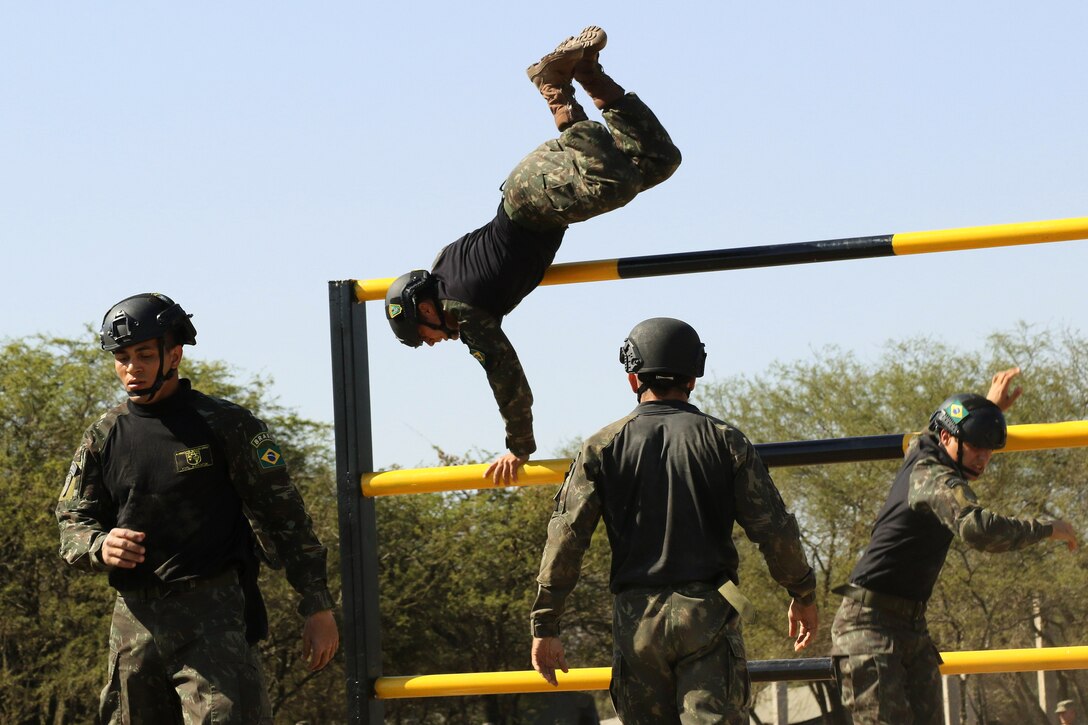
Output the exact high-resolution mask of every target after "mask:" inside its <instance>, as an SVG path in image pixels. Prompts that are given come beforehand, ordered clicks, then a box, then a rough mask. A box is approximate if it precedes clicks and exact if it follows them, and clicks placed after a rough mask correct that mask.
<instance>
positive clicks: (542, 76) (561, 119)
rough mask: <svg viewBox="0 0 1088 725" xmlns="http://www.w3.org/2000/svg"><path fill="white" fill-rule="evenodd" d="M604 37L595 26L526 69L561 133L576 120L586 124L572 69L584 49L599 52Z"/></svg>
mask: <svg viewBox="0 0 1088 725" xmlns="http://www.w3.org/2000/svg"><path fill="white" fill-rule="evenodd" d="M606 41H607V36H606V35H605V33H604V31H603V30H601V29H600V28H598V27H596V26H590V27H588V28H586V29H585V30H583V31H582V32H581V33H580V34H578V35H577V36H575V37H570V38H567V39H566V40H564V41H563V42H562V43H560V44H559V45H558V46H557V47H556V49H555V50H553V51H552V52H551V53H548V54H547V55H546V56H544V57H543V58H541V59H540V61H539V62H537V63H534V64H533V65H531V66H529V67H528V69H526V71H525V73H526V74H527V75H528V76H529V80H531V81H532V82H533V85H535V86H536V87H537V90H539V91H540V95H542V96H544V100H546V101H547V102H548V108H550V109H551V112H552V115H553V116H554V117H555V125H556V127H558V128H559V130H560V131H562V130H563V129H565V128H566V127H567V126H569V125H571V124H572V123H576V122H578V121H585V120H586V118H587V116H586V112H585V111H584V110H583V109H582V107H581V106H580V105H578V101H576V100H575V98H574V86H573V85H571V81H572V80H573V79H574V67H575V66H576V65H577V64H578V63H579V61H581V60H582V57H583V55H584V53H585V52H586V50H593V49H595V50H596V51H599V50H600V49H601V48H603V47H604V44H605V42H606Z"/></svg>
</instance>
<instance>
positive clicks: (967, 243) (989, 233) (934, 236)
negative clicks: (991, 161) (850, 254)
mask: <svg viewBox="0 0 1088 725" xmlns="http://www.w3.org/2000/svg"><path fill="white" fill-rule="evenodd" d="M1085 238H1088V217H1075V218H1073V219H1053V220H1051V221H1042V222H1022V223H1020V224H993V225H990V226H984V227H965V228H963V229H939V230H936V231H931V232H903V233H900V234H895V235H893V236H892V251H894V252H895V254H896V255H900V254H924V253H927V252H953V251H956V250H961V249H985V248H988V247H1007V246H1013V245H1017V244H1039V243H1041V242H1064V241H1068V240H1070V239H1085Z"/></svg>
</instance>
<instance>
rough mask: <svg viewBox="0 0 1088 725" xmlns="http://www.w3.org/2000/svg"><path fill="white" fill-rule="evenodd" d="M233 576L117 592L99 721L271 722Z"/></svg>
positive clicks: (261, 680) (266, 694)
mask: <svg viewBox="0 0 1088 725" xmlns="http://www.w3.org/2000/svg"><path fill="white" fill-rule="evenodd" d="M243 606H244V603H243V596H242V590H241V588H240V587H239V586H238V584H237V582H236V581H235V582H234V583H229V582H228V583H225V584H222V585H220V586H211V585H209V586H206V587H204V588H200V589H195V590H192V591H188V592H179V593H174V594H170V595H169V596H165V597H161V598H154V597H145V596H141V595H137V594H130V593H120V594H119V595H118V597H117V603H116V604H115V605H114V609H113V623H112V626H111V628H110V662H109V677H108V679H107V682H106V687H105V688H104V689H103V690H102V699H101V703H100V708H99V718H100V721H101V722H103V723H110V724H111V725H112V724H113V723H124V724H125V725H128V724H130V723H148V724H149V725H151V724H154V725H160V724H163V723H165V724H172V723H185V724H186V725H188V724H189V723H239V724H241V723H245V724H246V725H249V724H251V723H271V722H272V709H271V707H270V704H269V701H268V692H267V689H266V687H265V682H264V676H263V673H262V669H261V666H260V661H259V660H258V658H257V652H256V648H255V647H252V646H251V645H249V644H248V643H247V642H246V637H245V622H244V621H243Z"/></svg>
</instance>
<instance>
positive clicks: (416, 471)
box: [360, 420, 1088, 496]
mask: <svg viewBox="0 0 1088 725" xmlns="http://www.w3.org/2000/svg"><path fill="white" fill-rule="evenodd" d="M914 435H916V434H914V433H906V434H904V435H903V450H904V451H906V449H907V446H908V445H909V443H910V439H911V437H912V436H914ZM1081 446H1088V420H1074V421H1068V422H1065V423H1033V424H1029V425H1011V426H1009V437H1008V442H1007V443H1006V444H1005V448H1004V449H1002V450H1001V451H999V452H1000V453H1008V452H1012V451H1039V450H1045V449H1049V448H1077V447H1081ZM570 463H571V462H570V459H569V458H556V459H551V460H542V461H530V462H529V463H527V464H526V465H525V467H524V468H523V469H522V470H521V473H520V474H519V475H518V481H517V483H515V484H513V485H515V486H539V485H544V484H549V483H561V482H562V481H563V476H564V475H565V474H566V472H567V469H568V468H570ZM487 465H488V464H486V463H476V464H473V465H470V466H443V467H439V468H402V469H398V470H396V471H383V472H381V473H366V474H364V475H363V476H362V479H361V481H360V483H361V485H362V490H363V495H364V496H392V495H395V494H402V493H436V492H439V491H464V490H469V489H476V488H499V487H498V486H496V485H495V484H494V483H492V482H491V479H488V478H484V471H486V470H487Z"/></svg>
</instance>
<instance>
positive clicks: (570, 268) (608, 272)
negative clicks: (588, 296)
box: [540, 259, 620, 285]
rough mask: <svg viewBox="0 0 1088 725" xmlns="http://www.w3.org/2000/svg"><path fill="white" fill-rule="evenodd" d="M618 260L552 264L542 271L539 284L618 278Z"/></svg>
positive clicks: (603, 280) (600, 280) (602, 280)
mask: <svg viewBox="0 0 1088 725" xmlns="http://www.w3.org/2000/svg"><path fill="white" fill-rule="evenodd" d="M619 278H620V273H619V260H618V259H600V260H597V261H594V262H564V263H563V264H553V265H552V266H550V267H548V271H547V272H545V273H544V279H543V280H541V282H540V284H541V285H546V284H573V283H575V282H605V281H608V280H613V279H619Z"/></svg>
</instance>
